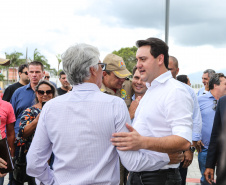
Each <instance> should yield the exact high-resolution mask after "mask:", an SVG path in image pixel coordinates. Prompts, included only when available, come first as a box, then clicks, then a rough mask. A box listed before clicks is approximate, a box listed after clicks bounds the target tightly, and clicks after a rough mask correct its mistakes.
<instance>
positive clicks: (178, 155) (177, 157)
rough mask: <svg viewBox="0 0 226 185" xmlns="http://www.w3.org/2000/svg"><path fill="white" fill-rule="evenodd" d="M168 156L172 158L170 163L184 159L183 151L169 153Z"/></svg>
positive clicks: (176, 162)
mask: <svg viewBox="0 0 226 185" xmlns="http://www.w3.org/2000/svg"><path fill="white" fill-rule="evenodd" d="M168 156H169V158H170V162H169V164H178V163H180V162H181V161H183V159H184V154H183V152H175V153H168Z"/></svg>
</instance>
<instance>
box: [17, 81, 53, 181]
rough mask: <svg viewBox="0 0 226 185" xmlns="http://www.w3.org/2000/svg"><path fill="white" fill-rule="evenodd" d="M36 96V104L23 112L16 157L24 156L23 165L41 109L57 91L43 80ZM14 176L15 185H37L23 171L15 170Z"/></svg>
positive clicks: (36, 89) (36, 90)
mask: <svg viewBox="0 0 226 185" xmlns="http://www.w3.org/2000/svg"><path fill="white" fill-rule="evenodd" d="M35 95H36V104H35V105H33V106H32V107H29V108H27V109H26V110H25V111H24V112H23V115H22V117H21V121H20V129H19V133H18V136H17V138H16V145H17V147H16V157H17V158H18V156H19V155H20V156H24V157H21V158H22V159H23V160H24V161H20V162H22V163H23V162H25V163H26V154H27V151H28V149H29V147H30V145H31V142H32V139H33V137H34V134H35V129H36V127H37V124H38V120H39V116H40V112H41V109H42V107H43V105H44V103H45V102H47V101H49V100H50V99H52V98H54V97H55V96H56V89H55V87H54V86H53V85H52V84H51V83H50V82H49V81H46V80H42V81H40V82H39V83H38V85H37V86H36V88H35ZM15 168H16V167H15ZM13 176H14V179H13V181H15V183H14V184H16V185H21V184H24V182H28V184H29V185H34V184H35V179H34V178H33V177H30V176H28V175H25V176H24V175H23V174H21V170H18V173H17V170H14V174H13Z"/></svg>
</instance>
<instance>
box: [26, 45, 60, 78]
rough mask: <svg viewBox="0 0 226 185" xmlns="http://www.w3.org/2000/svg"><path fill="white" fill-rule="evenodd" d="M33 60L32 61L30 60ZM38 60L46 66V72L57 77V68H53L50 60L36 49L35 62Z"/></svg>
mask: <svg viewBox="0 0 226 185" xmlns="http://www.w3.org/2000/svg"><path fill="white" fill-rule="evenodd" d="M30 60H31V59H30ZM34 60H36V61H39V62H41V63H42V64H43V66H44V69H45V70H46V71H49V72H50V73H51V75H54V76H56V75H57V71H56V69H55V68H51V66H50V64H49V63H48V60H47V59H46V57H45V56H44V55H42V54H41V53H40V52H39V51H38V49H37V48H36V49H35V50H34V54H33V61H34Z"/></svg>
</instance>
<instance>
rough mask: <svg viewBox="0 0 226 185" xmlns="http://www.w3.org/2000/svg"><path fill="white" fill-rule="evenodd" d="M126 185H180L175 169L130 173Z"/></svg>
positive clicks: (177, 171)
mask: <svg viewBox="0 0 226 185" xmlns="http://www.w3.org/2000/svg"><path fill="white" fill-rule="evenodd" d="M127 185H181V176H180V172H179V170H178V169H177V168H176V169H173V168H171V169H167V170H157V171H151V172H147V171H144V172H130V174H129V178H128V181H127Z"/></svg>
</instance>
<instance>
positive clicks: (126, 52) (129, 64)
mask: <svg viewBox="0 0 226 185" xmlns="http://www.w3.org/2000/svg"><path fill="white" fill-rule="evenodd" d="M136 52H137V47H136V46H133V47H126V48H121V49H120V50H118V51H113V52H112V53H113V54H115V55H118V56H120V57H122V58H123V60H124V62H125V64H126V68H127V69H128V70H129V71H130V72H131V73H132V71H133V68H134V66H135V65H136V63H137V61H136Z"/></svg>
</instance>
